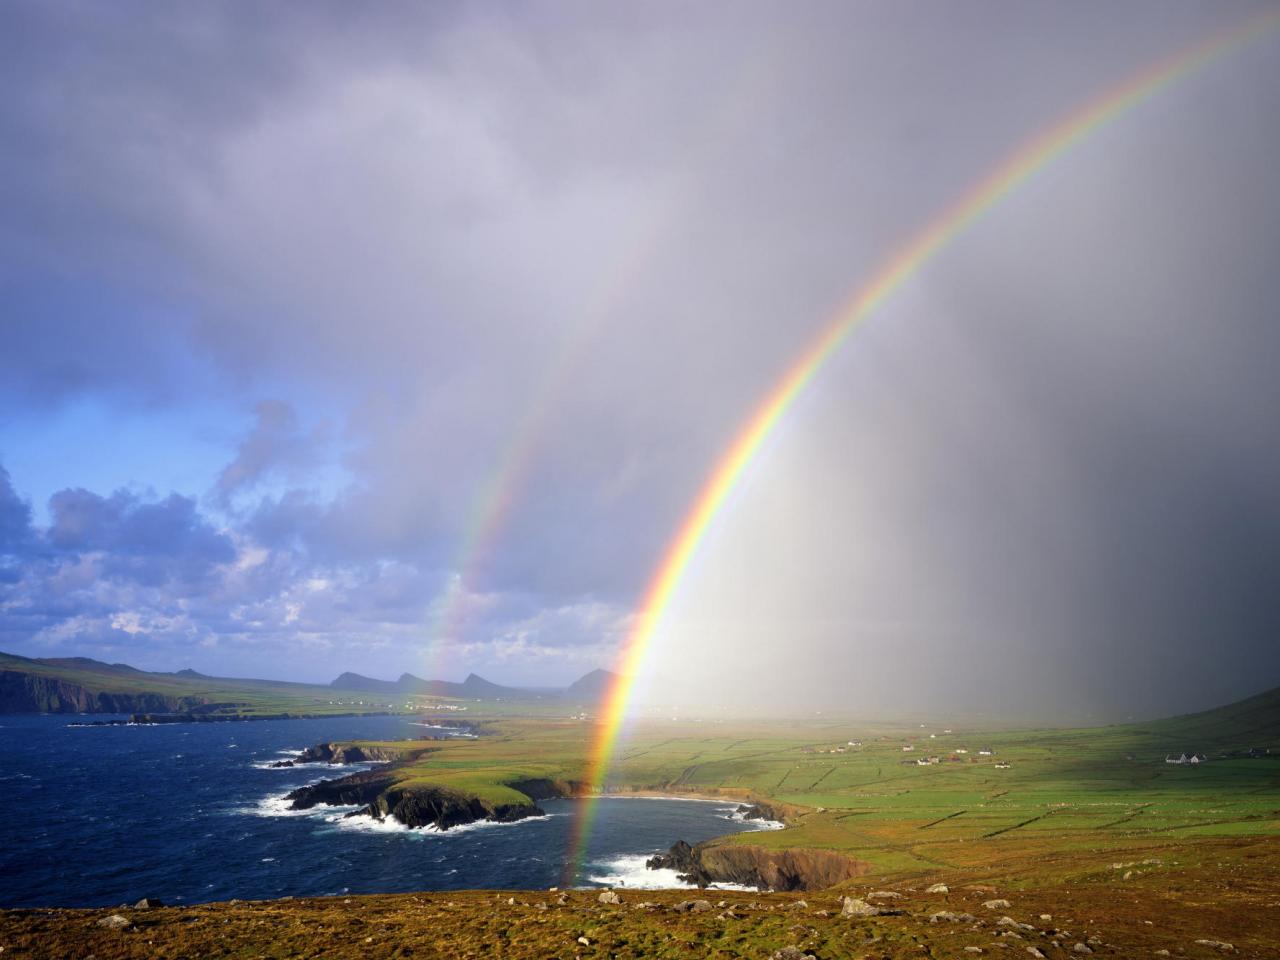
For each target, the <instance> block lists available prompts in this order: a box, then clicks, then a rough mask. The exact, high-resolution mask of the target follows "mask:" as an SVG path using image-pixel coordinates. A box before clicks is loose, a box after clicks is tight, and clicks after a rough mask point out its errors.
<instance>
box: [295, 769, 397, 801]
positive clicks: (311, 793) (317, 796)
mask: <svg viewBox="0 0 1280 960" xmlns="http://www.w3.org/2000/svg"><path fill="white" fill-rule="evenodd" d="M393 783H395V775H394V774H393V773H391V772H390V771H388V770H364V771H361V772H360V773H353V774H351V775H350V776H348V777H342V778H340V779H338V780H321V781H320V782H319V783H309V784H307V785H306V786H305V787H299V788H298V789H297V790H294V791H292V792H290V793H289V794H287V795H286V796H285V799H286V800H288V801H290V803H289V806H290V809H293V810H310V809H311V808H312V807H314V806H317V805H319V804H327V805H329V806H341V807H346V806H351V805H353V804H369V803H372V802H373V801H374V800H376V799H377V798H378V795H379V794H381V793H382V791H384V790H386V789H387V788H388V787H390V786H391V785H392V784H393Z"/></svg>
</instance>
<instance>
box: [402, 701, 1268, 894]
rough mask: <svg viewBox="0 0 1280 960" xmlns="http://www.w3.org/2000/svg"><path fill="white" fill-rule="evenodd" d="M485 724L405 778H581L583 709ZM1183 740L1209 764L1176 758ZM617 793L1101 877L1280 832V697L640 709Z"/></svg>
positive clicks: (885, 845)
mask: <svg viewBox="0 0 1280 960" xmlns="http://www.w3.org/2000/svg"><path fill="white" fill-rule="evenodd" d="M483 729H484V732H485V734H486V735H485V736H482V737H481V738H479V739H477V740H467V741H452V742H447V743H442V742H439V741H430V742H427V741H423V742H420V743H416V744H408V743H402V744H400V745H399V746H400V748H401V749H402V750H404V751H406V755H407V756H409V757H412V755H413V752H414V751H415V750H418V749H421V750H423V751H428V752H424V753H422V754H421V755H420V756H418V757H417V758H416V759H411V760H410V762H407V763H405V764H404V765H403V766H402V767H400V768H399V770H398V776H399V777H400V778H401V780H402V782H404V783H412V784H419V785H432V786H446V787H450V788H453V789H457V790H460V791H463V792H468V793H474V794H476V795H479V796H482V797H484V798H486V799H489V800H493V801H498V802H506V803H510V802H518V796H519V795H518V794H517V795H516V796H513V790H512V787H511V786H510V785H511V784H513V783H518V782H519V781H521V780H528V779H549V780H555V781H560V782H574V781H581V780H583V779H584V778H585V771H586V763H585V760H586V753H587V750H588V746H589V743H590V740H591V738H592V737H593V735H594V733H595V727H594V724H593V723H591V722H589V721H588V722H583V721H570V720H563V719H561V720H553V719H546V718H510V717H496V716H491V717H489V718H487V719H486V720H485V721H484V726H483ZM850 741H854V742H856V743H858V744H859V745H857V746H851V745H850V743H849V742H850ZM905 746H910V747H912V748H913V749H911V750H910V751H904V750H903V747H905ZM984 749H990V750H991V752H992V753H991V755H989V756H988V755H981V754H979V751H980V750H984ZM1251 749H1252V750H1254V751H1257V752H1259V753H1262V754H1264V755H1262V756H1258V757H1252V758H1251V757H1250V756H1249V755H1248V753H1249V751H1250V750H1251ZM961 750H965V751H967V752H965V753H961V752H959V751H961ZM1268 750H1269V751H1270V754H1269V755H1268V754H1266V751H1268ZM1183 752H1188V753H1192V752H1195V753H1200V754H1203V755H1204V756H1205V757H1206V759H1205V761H1204V762H1203V763H1200V764H1198V765H1194V766H1182V765H1173V764H1168V763H1166V762H1165V757H1166V755H1168V754H1174V755H1179V754H1181V753H1183ZM935 756H936V757H937V758H938V760H939V762H937V763H930V764H926V765H923V766H921V765H917V764H916V762H915V761H916V760H917V759H925V758H928V757H935ZM904 759H906V760H908V761H910V762H911V765H910V766H907V765H904V763H903V761H904ZM1006 765H1007V768H1005V767H1006ZM606 789H607V790H609V791H616V792H625V791H638V792H646V791H652V792H654V793H663V794H677V793H686V794H693V795H699V794H700V795H705V796H727V797H735V798H741V799H744V800H746V799H753V800H761V801H769V802H772V803H774V804H777V805H782V806H784V807H785V808H786V809H787V811H788V827H787V829H785V830H781V831H776V832H763V833H754V832H753V833H745V834H737V835H734V836H732V837H727V838H725V839H724V840H723V841H721V842H723V843H726V844H747V845H752V846H756V847H767V848H776V849H782V848H801V849H824V850H835V851H840V852H842V853H845V854H848V855H849V856H851V857H853V858H856V859H857V860H859V861H861V862H863V863H865V864H867V865H868V868H869V870H870V875H872V876H884V877H902V876H911V875H917V874H928V873H932V872H936V871H938V870H949V869H955V870H964V871H966V872H967V873H968V874H971V875H972V874H974V872H975V871H977V872H982V871H985V870H991V871H995V872H1000V873H1008V872H1009V870H1010V868H1011V867H1015V866H1016V868H1017V869H1018V870H1021V871H1022V872H1024V873H1025V872H1027V871H1033V872H1034V873H1035V874H1036V875H1038V876H1042V875H1043V874H1045V873H1046V871H1048V872H1053V871H1055V870H1057V871H1058V872H1060V873H1062V875H1063V876H1064V877H1065V876H1072V877H1078V876H1082V875H1092V874H1094V873H1101V874H1107V873H1109V872H1110V871H1111V870H1112V867H1111V864H1112V863H1113V862H1129V861H1135V860H1144V859H1167V858H1168V856H1169V855H1170V854H1169V853H1168V851H1170V850H1176V849H1179V848H1182V847H1188V845H1189V841H1191V840H1208V839H1213V838H1228V839H1236V840H1238V839H1240V838H1257V839H1265V840H1274V839H1275V838H1277V837H1280V691H1271V692H1270V693H1267V694H1263V695H1261V696H1259V697H1255V698H1252V699H1250V700H1247V701H1243V702H1241V703H1238V704H1233V705H1231V706H1229V707H1224V708H1221V709H1218V710H1213V711H1209V712H1207V713H1204V714H1198V715H1193V716H1187V717H1177V718H1173V719H1168V720H1161V721H1155V722H1151V723H1141V724H1126V725H1116V726H1108V727H1098V728H1084V729H1063V730H1055V729H1039V730H1022V731H1012V730H1003V731H978V730H964V729H960V728H958V727H957V728H954V729H953V732H951V733H947V732H944V729H934V730H930V729H922V728H921V727H919V726H918V725H912V726H901V727H896V728H895V727H892V726H884V725H880V726H876V727H868V726H866V725H861V726H860V725H857V724H854V723H846V722H840V721H826V722H821V723H812V722H809V723H804V724H800V723H794V722H792V723H787V722H781V721H779V722H753V723H745V722H743V723H736V724H731V723H716V724H701V723H692V722H679V723H678V722H654V721H646V722H641V723H637V724H636V725H635V726H634V727H633V728H632V729H631V730H630V731H629V732H628V733H627V734H626V737H625V739H624V741H623V742H622V743H621V744H620V746H619V749H618V751H617V754H616V760H615V764H614V767H613V769H612V771H611V772H610V776H609V781H608V784H607V787H606ZM672 839H673V840H675V839H677V838H674V837H673V838H672ZM1187 855H1191V854H1190V853H1188V854H1187ZM1054 864H1057V866H1056V867H1055V866H1054ZM1156 869H1157V867H1156V866H1155V865H1154V864H1148V865H1146V867H1142V868H1138V872H1139V873H1140V874H1141V873H1143V872H1149V871H1153V870H1156Z"/></svg>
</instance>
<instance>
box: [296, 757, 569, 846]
mask: <svg viewBox="0 0 1280 960" xmlns="http://www.w3.org/2000/svg"><path fill="white" fill-rule="evenodd" d="M322 746H324V745H322ZM396 777H397V773H396V772H395V771H394V770H366V771H362V772H360V773H353V774H351V775H350V776H348V777H342V778H340V779H337V780H323V781H321V782H320V783H313V784H310V785H308V786H305V787H299V788H298V789H297V790H294V791H293V792H292V793H290V794H288V796H287V797H286V799H287V800H289V801H290V806H291V808H292V809H294V810H309V809H311V808H312V807H315V806H317V805H318V804H327V805H330V806H353V805H358V806H359V807H360V809H359V810H353V811H352V812H350V813H348V814H347V816H349V817H374V818H376V819H378V820H384V819H386V818H387V817H391V818H392V819H394V820H396V821H398V822H399V823H403V824H404V825H405V826H407V827H433V828H435V829H437V830H448V829H450V828H452V827H459V826H462V825H464V824H468V823H475V822H476V821H478V820H491V821H494V822H497V823H512V822H514V821H516V820H523V819H525V818H526V817H539V816H543V815H544V811H543V810H542V809H541V808H540V807H539V806H538V805H537V804H536V803H534V802H533V801H534V800H541V799H550V798H553V797H563V796H568V795H570V791H572V790H573V789H575V787H581V784H576V785H574V784H559V783H557V782H556V781H552V780H527V781H519V782H517V783H514V784H510V785H509V786H511V787H512V788H513V789H515V790H518V791H519V792H521V793H523V794H524V795H525V796H527V797H529V801H530V802H528V803H494V802H492V801H490V800H485V799H483V798H481V797H477V796H472V795H468V794H465V793H462V792H461V791H458V790H453V789H451V788H449V787H442V786H435V785H431V784H421V783H409V784H404V783H398V782H397V780H396Z"/></svg>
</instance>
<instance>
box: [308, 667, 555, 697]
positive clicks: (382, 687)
mask: <svg viewBox="0 0 1280 960" xmlns="http://www.w3.org/2000/svg"><path fill="white" fill-rule="evenodd" d="M329 686H331V687H333V688H334V689H338V690H360V691H365V692H368V693H393V694H410V693H417V694H423V695H426V696H432V697H462V698H465V699H470V700H521V699H529V698H530V697H532V696H535V694H533V693H531V692H530V691H528V690H521V689H519V688H518V687H504V686H502V685H501V684H497V683H492V682H490V681H488V680H486V679H485V678H484V677H482V676H479V675H478V674H474V673H473V674H470V675H469V676H468V677H467V679H465V680H463V681H462V682H461V683H454V682H453V681H451V680H423V679H422V678H421V677H415V676H414V675H413V674H411V673H402V674H401V675H400V679H399V680H375V679H373V678H372V677H365V676H361V675H360V674H358V673H344V674H343V675H342V676H340V677H338V678H337V679H336V680H334V681H333V683H331V684H329Z"/></svg>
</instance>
